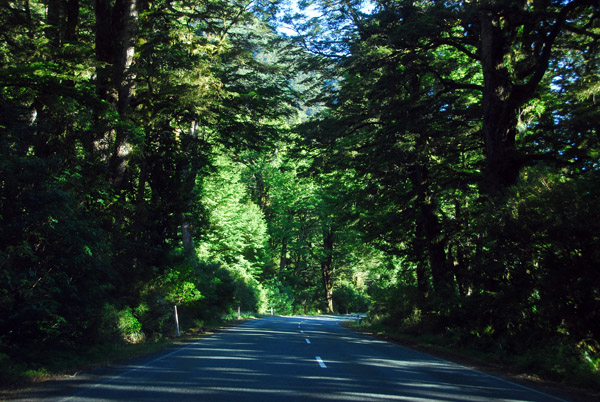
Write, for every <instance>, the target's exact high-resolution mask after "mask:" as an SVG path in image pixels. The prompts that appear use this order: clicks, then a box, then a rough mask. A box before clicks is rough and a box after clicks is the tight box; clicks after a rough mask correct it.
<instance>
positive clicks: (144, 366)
mask: <svg viewBox="0 0 600 402" xmlns="http://www.w3.org/2000/svg"><path fill="white" fill-rule="evenodd" d="M343 319H344V318H343V317H337V316H320V317H271V318H265V319H260V320H252V321H247V322H245V323H243V324H241V325H238V326H236V327H233V328H230V329H227V330H225V331H223V332H220V333H217V334H215V335H213V336H210V337H207V338H203V339H201V340H199V341H197V342H194V343H192V344H189V345H187V346H185V347H182V348H179V349H175V350H173V349H172V350H169V351H167V352H165V353H163V354H159V355H154V356H152V357H151V358H146V359H141V360H136V361H133V362H128V363H126V364H123V365H121V366H117V367H114V368H113V369H111V370H107V371H106V372H105V373H104V374H98V375H95V376H92V377H90V378H89V379H84V380H73V381H69V382H68V387H67V388H66V389H62V390H61V392H60V393H56V392H52V393H49V394H45V395H44V394H38V395H37V396H36V398H35V399H36V400H40V399H43V400H49V401H56V402H59V401H60V402H79V401H207V402H218V401H227V402H246V401H248V402H259V401H260V402H265V401H278V402H280V401H283V402H292V401H302V402H306V401H506V402H513V401H514V402H517V401H519V402H520V401H532V402H533V401H562V399H559V398H556V397H553V396H551V395H548V394H545V393H542V392H539V391H537V390H534V389H531V388H527V387H523V386H521V385H518V384H514V383H511V382H509V381H506V380H503V379H500V378H497V377H494V376H490V375H488V374H485V373H482V372H479V371H476V370H472V369H470V368H466V367H463V366H460V365H457V364H455V363H451V362H448V361H445V360H441V359H438V358H435V357H432V356H429V355H426V354H422V353H419V352H416V351H413V350H410V349H407V348H404V347H401V346H398V345H394V344H391V343H388V342H384V341H381V340H378V339H375V338H371V337H369V336H366V335H362V334H359V333H355V332H354V331H350V330H348V329H345V328H343V327H342V326H340V325H339V323H340V322H341V320H343Z"/></svg>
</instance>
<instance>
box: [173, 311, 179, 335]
mask: <svg viewBox="0 0 600 402" xmlns="http://www.w3.org/2000/svg"><path fill="white" fill-rule="evenodd" d="M174 307H175V330H176V332H177V336H179V317H178V316H177V306H174Z"/></svg>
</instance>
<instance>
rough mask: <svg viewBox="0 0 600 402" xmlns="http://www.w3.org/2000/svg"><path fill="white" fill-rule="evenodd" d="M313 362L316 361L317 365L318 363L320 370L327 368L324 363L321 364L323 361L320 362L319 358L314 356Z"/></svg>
mask: <svg viewBox="0 0 600 402" xmlns="http://www.w3.org/2000/svg"><path fill="white" fill-rule="evenodd" d="M315 360H316V361H317V363H319V366H321V368H327V366H326V365H325V363H323V360H321V358H320V357H319V356H315Z"/></svg>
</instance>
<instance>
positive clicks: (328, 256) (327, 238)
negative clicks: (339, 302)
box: [321, 228, 335, 313]
mask: <svg viewBox="0 0 600 402" xmlns="http://www.w3.org/2000/svg"><path fill="white" fill-rule="evenodd" d="M334 239H335V237H334V233H333V230H331V228H328V229H327V230H326V231H325V232H324V233H323V252H324V255H323V259H322V260H321V273H322V275H323V287H324V290H325V301H326V302H327V312H328V313H333V245H334Z"/></svg>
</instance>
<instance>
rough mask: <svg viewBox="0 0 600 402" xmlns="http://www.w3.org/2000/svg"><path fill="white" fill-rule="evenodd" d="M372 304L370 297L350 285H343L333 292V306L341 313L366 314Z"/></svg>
mask: <svg viewBox="0 0 600 402" xmlns="http://www.w3.org/2000/svg"><path fill="white" fill-rule="evenodd" d="M370 304H371V301H370V299H369V297H368V296H367V295H366V294H364V293H362V292H360V291H359V290H357V289H356V288H354V287H353V286H351V285H350V284H343V285H342V286H340V287H338V288H337V289H334V291H333V305H334V307H335V309H336V310H337V311H338V312H340V313H359V312H366V311H368V310H369V306H370Z"/></svg>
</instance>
